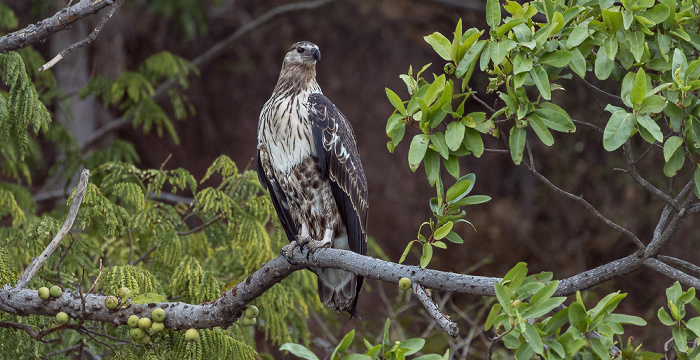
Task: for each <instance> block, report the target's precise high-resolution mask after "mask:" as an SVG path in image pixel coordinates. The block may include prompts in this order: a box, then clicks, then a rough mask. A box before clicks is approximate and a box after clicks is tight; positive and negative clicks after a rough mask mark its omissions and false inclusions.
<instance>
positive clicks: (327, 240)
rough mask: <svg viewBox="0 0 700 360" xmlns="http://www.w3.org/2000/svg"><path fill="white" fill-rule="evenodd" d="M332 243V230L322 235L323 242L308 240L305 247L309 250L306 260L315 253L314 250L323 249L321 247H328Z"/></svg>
mask: <svg viewBox="0 0 700 360" xmlns="http://www.w3.org/2000/svg"><path fill="white" fill-rule="evenodd" d="M332 242H333V229H326V232H325V233H324V234H323V240H313V239H310V240H309V241H308V244H306V247H308V248H309V252H307V253H306V258H307V259H308V258H309V255H311V253H312V252H314V251H316V249H319V248H323V247H330V246H331V243H332Z"/></svg>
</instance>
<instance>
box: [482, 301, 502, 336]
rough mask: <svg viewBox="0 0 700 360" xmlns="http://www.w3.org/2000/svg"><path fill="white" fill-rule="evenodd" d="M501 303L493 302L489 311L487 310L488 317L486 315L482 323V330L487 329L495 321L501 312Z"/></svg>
mask: <svg viewBox="0 0 700 360" xmlns="http://www.w3.org/2000/svg"><path fill="white" fill-rule="evenodd" d="M501 309H502V307H501V304H498V303H496V304H493V306H492V307H491V311H489V315H488V317H486V323H485V324H484V330H485V331H488V330H489V329H490V328H491V327H492V326H493V324H494V322H495V321H496V317H497V316H498V315H499V314H500V313H501Z"/></svg>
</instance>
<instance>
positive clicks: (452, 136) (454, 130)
mask: <svg viewBox="0 0 700 360" xmlns="http://www.w3.org/2000/svg"><path fill="white" fill-rule="evenodd" d="M464 131H465V129H464V124H462V123H461V122H459V121H453V122H451V123H449V124H447V130H446V131H445V141H446V142H447V147H448V148H450V150H452V151H457V149H459V147H460V145H462V140H463V139H464Z"/></svg>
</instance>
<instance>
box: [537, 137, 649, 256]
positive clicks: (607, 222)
mask: <svg viewBox="0 0 700 360" xmlns="http://www.w3.org/2000/svg"><path fill="white" fill-rule="evenodd" d="M526 145H527V152H528V157H529V158H530V164H529V165H528V164H526V163H523V164H525V167H526V168H527V169H528V170H530V173H531V174H532V175H534V176H535V178H537V179H538V180H540V181H541V182H542V183H544V184H545V185H547V187H549V188H550V189H552V190H554V192H555V193H557V194H559V195H562V196H564V197H567V198H569V199H571V200H574V201H575V202H577V203H579V204H581V205H582V206H583V207H584V208H585V209H586V210H588V212H590V213H591V214H593V216H595V217H596V218H598V219H599V220H600V221H602V222H603V223H604V224H605V225H608V226H609V227H611V228H613V229H615V230H617V231H619V232H621V233H623V234H624V235H626V236H627V237H628V238H630V239H632V241H633V242H634V244H635V245H637V248H639V249H640V250H643V249H644V243H642V241H641V240H639V238H638V237H637V235H635V234H633V233H632V232H631V231H629V230H627V229H625V228H623V227H622V226H620V225H618V224H616V223H615V222H613V221H612V220H610V219H608V218H606V217H605V216H603V214H601V213H600V212H599V211H598V209H596V208H595V207H594V206H593V205H591V204H590V203H589V202H588V201H586V200H584V199H583V197H582V196H576V195H574V194H571V193H569V192H566V191H564V190H562V189H561V188H559V187H558V186H556V185H554V184H553V183H552V182H551V181H549V179H547V178H546V177H544V176H543V175H542V174H540V173H539V172H537V170H536V169H535V162H534V160H533V157H532V151H531V149H530V143H529V142H526Z"/></svg>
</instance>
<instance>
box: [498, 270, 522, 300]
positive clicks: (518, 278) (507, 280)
mask: <svg viewBox="0 0 700 360" xmlns="http://www.w3.org/2000/svg"><path fill="white" fill-rule="evenodd" d="M526 276H527V264H526V263H524V262H519V263H517V264H515V266H514V267H513V268H512V269H510V271H508V272H507V273H506V275H505V276H504V277H503V284H504V285H508V287H509V288H511V289H516V288H519V287H520V285H522V283H523V281H525V277H526ZM509 300H510V299H509Z"/></svg>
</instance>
